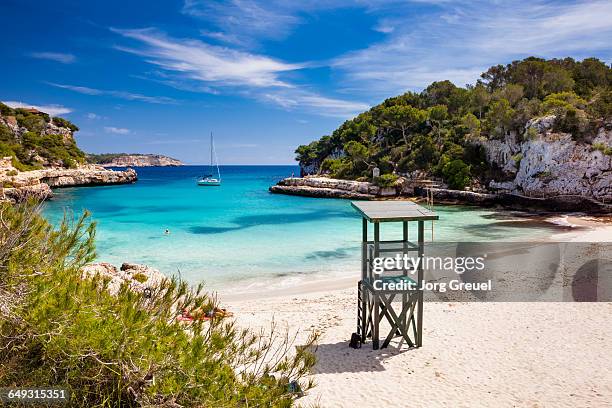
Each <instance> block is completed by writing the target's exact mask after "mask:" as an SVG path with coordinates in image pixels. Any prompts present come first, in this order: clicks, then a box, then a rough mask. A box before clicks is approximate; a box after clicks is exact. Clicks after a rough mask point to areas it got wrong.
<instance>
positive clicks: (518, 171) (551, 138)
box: [482, 116, 612, 203]
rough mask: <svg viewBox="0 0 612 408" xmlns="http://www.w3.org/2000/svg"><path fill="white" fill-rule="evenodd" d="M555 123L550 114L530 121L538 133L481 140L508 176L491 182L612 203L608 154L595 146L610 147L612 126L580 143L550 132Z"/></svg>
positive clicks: (518, 190) (524, 191)
mask: <svg viewBox="0 0 612 408" xmlns="http://www.w3.org/2000/svg"><path fill="white" fill-rule="evenodd" d="M553 122H554V116H553V117H550V116H547V117H544V118H539V119H534V120H532V121H530V122H529V123H528V124H527V129H529V128H533V129H534V130H536V132H537V133H535V136H533V137H531V138H529V140H526V141H524V142H522V143H516V141H515V140H514V137H510V138H507V139H506V140H504V141H503V142H502V141H485V142H482V145H483V146H484V148H485V151H486V155H487V159H488V160H489V162H490V163H492V164H494V165H497V166H498V167H500V168H501V169H502V170H503V171H504V172H505V173H506V175H507V176H508V178H509V179H510V180H505V181H496V180H494V181H491V182H490V184H489V187H490V188H492V189H493V190H499V191H502V192H507V193H513V194H517V195H525V196H528V197H534V198H535V197H538V198H551V197H559V196H578V197H583V198H586V199H591V200H595V201H599V202H602V203H612V156H610V155H609V154H605V153H604V152H602V151H601V150H598V149H596V148H594V146H597V145H602V146H612V130H609V129H606V128H605V127H602V128H601V129H600V130H599V131H598V133H597V135H596V136H595V137H594V138H593V140H592V141H591V143H581V142H576V141H575V140H573V138H572V136H571V135H570V134H568V133H555V132H553V131H552V130H551V126H552V123H553ZM526 134H527V132H526Z"/></svg>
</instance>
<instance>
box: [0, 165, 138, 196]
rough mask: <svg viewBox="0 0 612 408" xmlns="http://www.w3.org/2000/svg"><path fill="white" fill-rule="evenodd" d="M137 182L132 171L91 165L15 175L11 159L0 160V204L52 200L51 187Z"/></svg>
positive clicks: (135, 175) (16, 172)
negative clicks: (28, 199)
mask: <svg viewBox="0 0 612 408" xmlns="http://www.w3.org/2000/svg"><path fill="white" fill-rule="evenodd" d="M137 179H138V176H137V174H136V171H134V170H133V169H127V170H125V171H114V170H108V169H105V168H103V167H100V166H95V165H84V166H81V167H79V168H76V169H64V168H50V169H42V170H32V171H18V170H17V169H15V168H14V167H13V166H12V164H11V158H10V157H5V158H3V159H0V184H1V185H2V188H1V189H0V200H8V201H20V200H23V199H24V198H27V197H36V198H38V199H42V200H45V199H47V198H50V197H52V196H53V192H52V190H51V187H79V186H96V185H105V184H126V183H133V182H135V181H136V180H137Z"/></svg>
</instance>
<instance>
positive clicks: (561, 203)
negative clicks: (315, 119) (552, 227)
mask: <svg viewBox="0 0 612 408" xmlns="http://www.w3.org/2000/svg"><path fill="white" fill-rule="evenodd" d="M435 185H437V184H436V183H435V182H434V181H432V180H429V179H420V180H419V179H416V180H412V179H409V178H406V177H400V178H399V179H398V180H397V182H396V183H395V184H394V185H393V186H392V187H387V188H380V187H378V186H376V185H374V184H372V183H369V182H365V181H350V180H339V179H333V178H329V177H315V176H306V177H303V178H297V177H290V178H286V179H283V180H281V181H279V182H278V184H276V185H274V186H271V187H270V192H272V193H277V194H289V195H299V196H307V197H320V198H346V199H351V200H381V199H388V198H413V199H417V200H421V199H425V198H426V197H427V196H428V195H429V197H432V198H433V201H434V203H438V204H439V203H442V204H469V205H478V206H483V207H491V206H503V207H506V208H509V209H514V210H525V209H537V210H543V211H550V212H567V211H581V212H588V213H593V214H598V213H610V212H612V203H611V204H606V203H602V202H600V201H597V200H594V199H592V198H590V197H586V196H582V195H579V194H574V195H569V194H567V195H554V196H545V197H542V196H540V197H529V196H526V195H521V194H517V193H513V192H509V191H499V192H476V191H462V190H451V189H448V188H443V187H434V186H435Z"/></svg>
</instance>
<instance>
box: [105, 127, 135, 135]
mask: <svg viewBox="0 0 612 408" xmlns="http://www.w3.org/2000/svg"><path fill="white" fill-rule="evenodd" d="M104 131H105V132H106V133H113V134H116V135H128V134H130V129H126V128H118V127H114V126H105V127H104Z"/></svg>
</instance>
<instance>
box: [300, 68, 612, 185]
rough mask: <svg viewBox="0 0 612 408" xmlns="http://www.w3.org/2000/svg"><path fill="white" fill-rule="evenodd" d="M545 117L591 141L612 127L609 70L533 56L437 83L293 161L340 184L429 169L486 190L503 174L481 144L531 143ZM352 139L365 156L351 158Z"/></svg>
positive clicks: (347, 125) (364, 117) (390, 102)
mask: <svg viewBox="0 0 612 408" xmlns="http://www.w3.org/2000/svg"><path fill="white" fill-rule="evenodd" d="M544 115H555V118H556V119H555V125H554V128H555V130H557V131H560V132H568V133H571V134H572V136H573V137H574V139H575V140H578V141H581V142H588V141H589V140H590V138H592V137H593V136H594V134H595V132H596V129H597V128H598V127H601V126H602V124H603V123H605V122H606V121H607V122H609V121H610V120H612V69H611V68H610V66H608V65H606V64H604V63H603V62H601V61H599V60H598V59H595V58H587V59H585V60H583V61H575V60H573V59H571V58H565V59H552V60H544V59H541V58H535V57H530V58H526V59H524V60H520V61H514V62H512V63H510V64H507V65H496V66H493V67H491V68H489V69H488V70H487V71H486V72H484V73H483V74H482V75H481V78H480V79H479V80H478V81H477V83H476V85H475V86H467V87H466V88H460V87H457V86H455V85H454V84H453V83H451V82H450V81H438V82H434V83H432V84H431V85H429V86H428V87H427V88H426V89H425V90H423V91H422V92H421V93H414V92H406V93H405V94H403V95H399V96H395V97H391V98H388V99H386V100H385V101H384V102H382V103H381V104H380V105H377V106H374V107H373V108H371V109H370V110H369V111H367V112H364V113H361V114H359V115H358V116H357V117H355V118H354V119H351V120H347V121H346V122H344V123H343V124H342V125H341V126H340V127H339V128H338V129H336V130H335V131H334V132H332V134H331V135H329V136H324V137H322V138H321V139H320V140H319V141H315V142H312V143H311V144H309V145H303V146H300V147H298V149H297V150H296V153H297V157H296V159H297V160H298V161H299V162H300V165H302V166H310V167H315V168H317V169H318V171H319V172H326V173H329V174H330V175H332V176H333V177H338V178H349V179H359V180H371V176H372V175H371V171H370V169H371V168H372V167H379V168H380V169H381V172H382V173H383V174H385V173H386V174H391V173H400V174H401V173H407V172H411V171H414V170H424V171H427V172H429V173H431V174H432V175H437V176H440V177H442V178H443V179H445V181H446V182H447V183H449V184H450V185H454V186H457V187H459V186H462V185H468V184H469V183H470V182H471V181H472V179H473V178H478V179H479V181H481V182H483V183H486V182H487V179H488V178H489V177H492V176H493V175H496V176H500V174H499V172H500V169H497V168H496V167H494V166H488V167H487V165H486V158H485V157H484V153H483V151H482V149H479V148H477V142H478V140H479V139H481V138H484V139H499V138H504V137H505V136H507V135H510V134H512V135H515V136H516V137H517V139H518V140H519V141H520V140H521V139H523V138H528V137H531V135H530V134H528V130H526V129H525V125H526V124H527V122H528V121H529V120H531V119H533V118H537V117H540V116H544ZM353 140H354V141H357V142H359V143H361V144H362V145H363V146H364V147H365V148H366V151H367V157H363V155H359V157H356V156H355V155H353V154H347V151H346V148H345V147H346V144H347V143H348V142H350V141H353ZM338 152H340V154H339V153H338ZM360 163H368V166H363V165H361V164H360ZM449 163H454V164H452V165H449ZM445 169H446V170H445ZM466 169H467V171H466ZM469 169H472V171H469ZM477 170H478V171H477ZM500 178H501V179H503V174H501V177H500Z"/></svg>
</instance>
